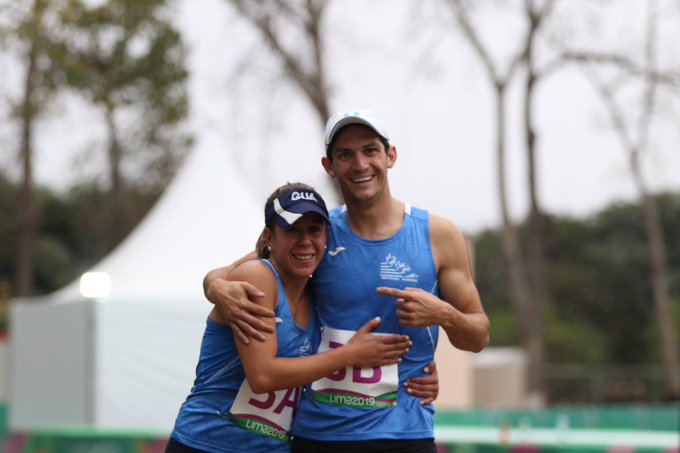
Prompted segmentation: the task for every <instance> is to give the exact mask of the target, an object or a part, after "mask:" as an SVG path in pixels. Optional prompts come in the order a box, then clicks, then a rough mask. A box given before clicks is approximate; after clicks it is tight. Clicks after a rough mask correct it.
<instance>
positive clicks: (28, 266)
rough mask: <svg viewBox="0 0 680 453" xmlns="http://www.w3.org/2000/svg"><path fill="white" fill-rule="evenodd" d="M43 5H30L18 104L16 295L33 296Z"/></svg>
mask: <svg viewBox="0 0 680 453" xmlns="http://www.w3.org/2000/svg"><path fill="white" fill-rule="evenodd" d="M42 11H43V5H42V3H41V2H40V1H39V0H36V1H35V2H34V4H33V12H32V18H31V33H32V35H33V37H32V39H31V43H30V47H29V49H28V55H27V62H26V63H27V65H26V75H25V78H24V93H23V100H22V104H21V150H20V153H21V167H22V176H21V189H20V192H19V206H20V207H21V208H20V211H19V219H18V225H17V226H18V240H17V252H16V253H17V255H16V260H17V264H16V269H17V274H16V290H15V294H16V295H17V296H21V297H23V296H30V295H32V294H33V286H34V279H35V243H36V236H37V232H38V228H39V225H38V224H39V208H38V205H37V203H36V200H35V194H34V182H33V128H34V124H35V118H36V115H37V108H36V105H35V104H36V102H35V97H36V90H38V85H39V81H38V78H39V72H38V67H37V59H38V46H39V43H38V39H37V36H38V34H39V28H40V24H41V22H42Z"/></svg>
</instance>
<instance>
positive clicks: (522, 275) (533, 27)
mask: <svg viewBox="0 0 680 453" xmlns="http://www.w3.org/2000/svg"><path fill="white" fill-rule="evenodd" d="M448 4H449V5H450V6H451V7H452V10H453V13H454V15H455V17H456V20H457V23H458V25H459V27H460V28H461V30H462V32H463V35H464V36H465V38H466V39H467V41H468V42H469V43H470V45H471V47H472V48H473V50H474V51H475V53H476V54H477V56H478V57H479V58H480V60H481V61H482V65H483V68H484V70H485V72H486V75H487V77H488V79H489V81H490V83H491V84H492V86H493V91H494V99H495V109H496V114H495V123H496V127H495V130H496V157H497V161H496V165H497V167H496V175H497V183H498V196H499V202H500V211H501V222H502V234H501V238H502V239H501V245H502V251H503V262H504V265H505V266H504V270H505V273H506V275H507V278H508V281H509V288H510V294H511V300H512V302H513V306H514V307H515V310H516V313H517V316H518V318H519V320H520V323H521V333H522V337H523V344H524V346H525V347H526V348H527V351H528V356H529V364H528V369H529V391H530V393H531V396H532V399H534V400H536V401H538V402H539V403H540V402H541V401H542V400H543V393H544V389H543V362H544V344H543V342H544V339H543V307H542V305H543V300H544V298H545V284H544V280H545V276H544V268H545V259H544V257H543V254H544V251H543V247H544V246H543V243H544V241H545V239H544V236H545V234H544V225H543V223H544V215H543V214H542V210H541V208H540V205H539V201H538V189H537V182H536V181H537V170H536V130H535V126H534V123H533V121H534V118H533V116H534V115H533V104H534V102H535V101H534V95H535V88H536V84H537V82H538V81H539V79H540V77H542V76H544V73H542V72H539V70H538V69H537V68H536V65H535V62H534V47H535V45H536V44H535V40H536V39H537V35H538V32H539V29H540V27H541V25H542V24H543V22H544V21H545V20H546V18H547V17H549V15H550V13H551V12H552V9H553V6H554V1H552V0H548V1H546V2H544V4H543V5H537V4H535V3H534V2H533V1H531V0H526V1H524V3H523V5H524V7H523V14H524V22H525V34H524V37H523V40H522V44H521V45H520V46H519V49H518V50H517V51H516V52H515V53H514V54H513V55H512V56H511V57H510V58H509V59H508V61H509V63H508V64H507V65H506V67H505V68H504V69H502V68H501V66H502V63H500V62H499V60H496V61H495V60H494V57H493V56H492V52H491V50H490V49H489V47H488V46H486V45H485V44H484V43H483V40H482V38H481V35H480V30H478V29H477V28H476V27H475V25H474V23H473V20H472V17H471V14H470V13H471V9H473V6H472V5H471V4H470V2H467V1H465V0H448ZM521 68H524V70H525V73H524V74H525V75H524V77H525V78H524V82H525V83H524V86H525V93H524V104H523V110H524V115H523V119H524V123H523V124H524V133H525V146H526V148H525V151H526V154H527V166H528V169H527V170H528V171H527V174H528V187H529V200H530V212H529V232H528V249H529V253H528V259H526V258H524V256H523V253H522V250H521V247H520V241H519V238H518V234H517V231H516V229H515V227H514V225H513V223H512V221H511V219H510V214H509V209H508V201H507V183H506V175H505V168H506V162H505V160H506V158H505V156H506V148H507V145H506V121H505V115H506V104H505V100H506V95H507V89H508V87H509V86H510V84H511V83H512V81H513V79H514V78H515V77H516V76H517V74H518V72H519V69H521ZM549 72H550V71H548V70H546V71H545V74H546V75H547V74H548V73H549Z"/></svg>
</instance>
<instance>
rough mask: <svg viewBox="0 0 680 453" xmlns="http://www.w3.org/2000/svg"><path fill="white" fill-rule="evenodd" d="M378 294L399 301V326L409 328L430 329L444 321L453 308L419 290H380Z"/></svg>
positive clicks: (432, 295) (382, 288)
mask: <svg viewBox="0 0 680 453" xmlns="http://www.w3.org/2000/svg"><path fill="white" fill-rule="evenodd" d="M377 292H378V294H382V295H383V296H388V297H394V298H395V299H397V318H399V324H401V325H402V326H407V327H430V326H434V325H437V324H438V323H439V321H440V320H442V319H444V318H445V316H446V313H447V311H450V310H451V306H450V305H449V304H448V303H447V302H444V301H443V300H441V299H440V298H438V297H437V296H435V295H434V294H431V293H428V292H427V291H423V290H422V289H418V288H406V289H397V288H384V287H381V288H378V289H377Z"/></svg>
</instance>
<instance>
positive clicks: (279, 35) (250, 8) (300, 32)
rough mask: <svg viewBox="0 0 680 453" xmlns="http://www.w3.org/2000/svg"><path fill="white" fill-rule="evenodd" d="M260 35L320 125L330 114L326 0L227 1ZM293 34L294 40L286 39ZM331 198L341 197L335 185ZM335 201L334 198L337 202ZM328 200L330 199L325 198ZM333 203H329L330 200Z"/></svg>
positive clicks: (322, 125) (327, 3) (321, 125)
mask: <svg viewBox="0 0 680 453" xmlns="http://www.w3.org/2000/svg"><path fill="white" fill-rule="evenodd" d="M227 2H228V3H229V4H231V5H232V6H233V7H234V8H235V9H236V10H237V11H238V12H239V14H240V15H241V16H242V17H244V18H245V19H246V20H247V21H248V22H249V23H250V24H251V25H252V26H253V27H254V28H255V29H256V30H257V31H258V33H259V34H260V35H261V36H262V38H263V39H264V41H265V42H266V44H267V46H268V47H269V49H270V50H271V51H272V52H273V53H274V55H275V56H277V57H278V58H279V59H280V61H281V64H282V65H283V68H284V71H285V73H286V74H287V76H288V78H289V80H290V81H291V82H292V83H293V84H294V85H295V86H297V87H298V88H299V89H300V91H301V92H302V93H303V95H304V96H305V98H306V99H307V101H309V103H310V105H311V106H312V108H313V109H314V112H315V113H316V117H317V119H318V120H319V124H320V127H321V128H323V127H324V126H325V124H326V120H328V117H329V116H330V108H329V106H330V92H329V88H328V83H327V81H326V62H325V55H326V54H325V52H324V41H323V34H324V33H323V32H324V28H323V17H324V13H325V11H326V8H328V5H329V4H330V1H327V0H296V1H288V0H260V1H256V2H253V1H251V0H227ZM291 35H292V36H294V37H295V39H292V40H291V39H290V37H291ZM333 187H335V189H336V190H335V197H336V199H337V200H340V199H341V196H340V193H339V190H338V188H337V187H336V186H335V185H334V186H333ZM337 200H336V201H337ZM329 201H330V200H329ZM331 204H333V203H331Z"/></svg>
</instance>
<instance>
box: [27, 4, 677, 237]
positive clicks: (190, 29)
mask: <svg viewBox="0 0 680 453" xmlns="http://www.w3.org/2000/svg"><path fill="white" fill-rule="evenodd" d="M493 3H495V4H499V2H493ZM505 3H508V2H505ZM633 3H635V2H634V1H633V0H630V1H629V2H628V3H627V4H628V5H631V4H633ZM661 3H665V2H663V1H662V2H661ZM414 5H417V6H414ZM438 5H440V3H439V1H436V0H428V1H422V2H412V1H409V0H373V1H371V2H365V1H361V0H342V1H336V2H333V3H332V6H331V8H330V9H329V10H328V13H327V17H326V20H327V25H328V27H329V30H330V35H329V36H328V37H327V49H328V52H329V58H328V59H327V61H328V64H329V68H328V74H329V82H330V84H331V89H332V93H333V96H332V109H333V110H334V111H337V110H344V109H352V108H357V107H363V108H370V109H372V110H374V111H375V112H377V113H378V115H379V116H381V117H382V118H383V120H384V122H385V123H386V125H387V128H388V130H389V131H390V135H391V137H390V138H391V140H392V143H393V144H394V145H396V147H397V150H398V160H397V164H396V166H395V168H394V169H393V170H392V172H391V187H392V192H393V194H394V195H395V196H396V197H398V198H399V199H402V200H404V201H408V202H411V203H412V204H414V205H417V206H421V207H424V208H428V209H429V210H430V211H431V212H433V213H435V214H439V215H442V216H444V217H446V218H449V219H451V220H453V221H454V222H455V223H457V224H458V225H459V227H461V229H463V230H464V231H466V232H469V233H474V232H476V231H478V230H480V229H481V228H484V227H488V226H495V225H497V224H498V219H499V215H498V211H499V210H498V198H497V185H496V180H495V155H494V148H493V140H494V133H495V132H494V130H493V129H492V126H493V122H492V118H493V117H492V112H493V110H492V108H493V103H492V98H491V95H490V91H489V87H488V85H487V81H486V76H485V74H484V73H483V71H482V69H481V66H480V65H479V62H478V60H477V58H476V56H475V55H474V54H473V53H472V52H471V51H470V49H469V48H468V47H467V46H466V45H465V44H464V42H463V41H462V40H461V38H460V35H459V34H457V33H456V32H455V28H454V25H453V20H452V18H451V17H450V15H448V14H446V13H445V11H446V10H445V9H442V8H441V6H438ZM624 8H625V7H624ZM678 9H679V8H678V7H677V6H676V7H675V8H674V9H673V10H672V12H673V14H674V16H673V14H666V16H665V17H664V19H665V20H666V21H667V22H670V21H675V22H674V23H676V24H677V23H678ZM634 17H635V14H633V13H632V10H631V11H626V10H625V9H624V10H622V11H621V12H620V16H619V18H618V19H617V20H618V23H617V22H616V21H615V22H614V23H610V24H609V25H610V26H611V27H613V28H612V30H609V31H607V33H609V35H610V36H609V37H608V38H606V39H617V38H616V37H617V35H616V31H615V30H618V33H621V32H622V31H625V30H627V29H630V27H631V26H630V25H626V24H627V22H626V21H630V23H633V19H634ZM177 21H178V24H179V25H180V27H181V29H182V30H183V31H184V33H185V38H186V40H187V41H188V44H189V48H190V68H191V71H192V76H191V85H190V92H191V96H192V106H193V109H192V124H193V125H194V128H195V131H196V134H197V136H198V138H199V140H200V137H201V135H202V134H214V135H218V136H219V137H220V139H221V141H222V143H223V147H224V149H223V151H224V152H225V153H228V154H229V155H230V156H231V157H232V158H233V159H234V165H237V166H238V168H239V169H240V173H241V174H243V175H244V176H245V177H244V180H243V184H246V185H249V186H251V187H252V190H253V191H254V192H255V193H256V195H257V197H258V198H257V199H264V197H265V196H266V195H267V194H269V193H270V192H271V190H272V188H274V187H275V186H277V185H279V184H281V183H283V182H285V181H293V180H302V181H305V182H308V183H311V184H313V185H315V186H317V187H318V188H319V189H320V190H321V191H322V192H323V193H330V190H329V186H328V181H327V178H326V177H325V173H324V172H323V170H322V167H321V165H320V159H321V156H322V153H323V146H322V127H321V125H320V124H319V121H318V120H317V118H316V117H315V116H314V113H313V111H312V109H311V108H310V107H309V106H308V104H307V102H306V100H305V99H304V98H303V97H302V96H301V95H300V94H299V92H298V91H297V89H296V88H295V87H294V86H292V85H290V84H288V83H287V82H286V80H285V78H283V77H282V76H281V75H280V74H281V72H280V70H279V65H278V62H277V61H276V60H275V59H273V58H272V56H271V54H270V53H269V52H267V51H266V50H264V49H263V48H262V45H261V41H260V40H259V38H258V36H257V35H256V34H254V33H253V31H252V29H251V28H250V27H249V26H248V25H247V24H245V23H244V22H243V21H240V20H239V19H238V18H237V17H236V16H235V14H234V12H233V11H232V10H231V9H230V8H229V7H227V2H226V1H225V0H201V1H200V2H196V1H190V0H182V1H181V2H180V3H179V5H178V8H177ZM485 25H486V28H485V37H487V38H488V39H489V42H494V49H497V50H496V51H497V52H498V55H502V54H503V53H504V52H505V53H507V51H508V50H511V48H512V45H513V42H514V41H517V39H518V38H517V36H516V35H513V33H512V30H513V28H516V27H517V26H518V23H516V22H513V21H512V20H510V19H508V18H507V17H500V18H496V22H494V21H493V20H490V21H488V22H486V23H485ZM447 30H448V31H447ZM677 30H680V27H678V28H677ZM605 34H606V33H602V35H605ZM631 34H632V32H631ZM612 36H614V38H612ZM628 38H631V37H630V36H629V37H628ZM602 39H605V37H602ZM513 40H514V41H513ZM631 40H632V38H631ZM678 63H679V64H680V62H678ZM237 66H238V67H242V68H243V69H241V70H239V71H237V70H236V69H235V67H237ZM518 94H519V90H517V89H514V90H513V92H512V95H511V97H510V99H511V101H509V102H510V104H511V105H514V106H515V107H513V109H511V110H510V111H509V115H508V116H509V127H510V131H509V132H510V134H511V137H510V145H511V146H510V149H509V152H510V154H509V156H508V159H509V167H508V170H507V171H508V178H509V182H510V188H509V195H510V197H511V210H512V214H513V216H514V217H516V218H519V217H521V216H523V215H524V214H525V213H526V208H527V193H526V192H527V191H526V187H525V185H524V178H525V168H524V165H525V162H524V158H523V156H522V154H521V148H520V147H519V146H518V143H520V139H521V135H519V132H518V129H517V126H518V125H517V123H516V122H514V121H513V118H517V117H518V116H519V115H520V112H519V110H518V107H516V106H517V105H519V104H518V102H517V101H518ZM76 105H77V103H66V102H62V105H61V107H60V109H61V110H62V111H61V113H60V115H59V116H60V120H59V121H56V120H51V121H50V122H49V124H47V125H45V126H44V127H43V128H42V129H41V130H42V132H41V135H40V137H39V140H38V145H39V152H40V157H39V161H38V168H37V178H38V180H39V181H40V182H43V183H48V184H51V185H55V186H59V185H62V186H63V184H64V181H65V180H68V178H69V177H71V176H72V175H73V174H75V173H73V172H72V171H71V170H70V165H71V164H72V163H73V161H74V157H73V153H72V152H70V151H69V150H74V149H76V150H79V151H80V152H82V150H84V149H87V148H88V143H92V142H94V141H96V140H97V134H101V133H102V132H103V130H102V129H101V127H100V126H97V125H96V124H94V122H92V121H89V122H88V124H91V126H90V127H88V128H87V132H83V128H82V124H83V121H87V120H86V118H87V115H88V113H83V112H82V111H81V110H79V108H78V107H74V106H76ZM672 108H675V111H673V110H672ZM679 113H680V112H678V109H677V105H675V106H671V111H670V113H669V117H668V118H666V123H667V127H666V129H664V130H663V131H660V132H658V133H657V135H656V136H655V142H654V144H655V149H654V150H653V153H650V155H649V156H648V157H647V159H646V160H645V169H646V174H647V176H648V180H649V183H650V185H651V186H652V188H655V189H659V188H670V189H673V190H680V171H678V169H680V150H678V145H677V144H678V143H680V137H679V128H678V127H677V124H680V121H679V120H680V116H678V114H679ZM90 114H91V113H90ZM536 114H537V117H536V118H537V125H538V152H539V154H538V171H539V197H540V201H541V203H542V205H543V206H544V208H545V209H546V210H547V211H549V212H553V213H560V214H571V215H586V214H588V213H591V212H593V211H594V210H597V209H598V208H600V207H602V206H603V205H605V204H607V203H608V202H610V201H611V200H620V199H624V200H629V199H632V198H633V197H634V195H635V191H634V189H633V186H632V183H631V178H630V176H629V171H628V167H627V164H626V160H625V154H624V153H623V151H622V150H621V148H620V147H619V144H618V142H617V139H616V137H615V136H614V135H613V134H612V133H611V130H610V128H609V126H608V124H607V117H606V115H605V114H604V111H603V110H602V109H601V106H600V104H599V103H598V102H597V98H596V96H595V94H594V92H593V91H592V90H591V89H590V88H589V87H588V85H587V83H586V80H585V79H584V78H583V77H582V76H581V75H580V74H579V73H578V72H576V71H565V72H562V73H560V74H559V75H557V76H555V77H553V78H551V79H550V80H549V81H548V82H547V83H545V84H543V85H542V86H541V87H540V91H539V100H538V102H537V105H536ZM673 118H675V121H673ZM673 124H675V125H676V126H673ZM80 159H81V160H82V159H84V158H83V157H80ZM99 160H100V161H101V159H99ZM57 169H59V170H57ZM61 169H63V170H61Z"/></svg>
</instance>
